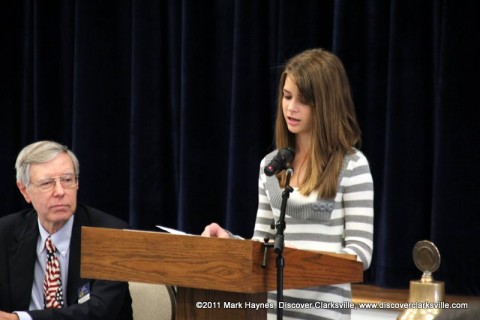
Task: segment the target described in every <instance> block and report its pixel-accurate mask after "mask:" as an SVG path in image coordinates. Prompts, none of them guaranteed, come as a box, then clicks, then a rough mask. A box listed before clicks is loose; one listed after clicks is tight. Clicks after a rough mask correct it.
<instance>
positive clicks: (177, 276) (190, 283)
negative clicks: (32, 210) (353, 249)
mask: <svg viewBox="0 0 480 320" xmlns="http://www.w3.org/2000/svg"><path fill="white" fill-rule="evenodd" d="M263 247H264V246H263V244H262V243H261V242H257V241H252V240H240V239H220V238H205V237H201V236H194V235H173V234H169V233H163V232H150V231H138V230H118V229H106V228H93V227H83V228H82V247H81V252H82V254H81V277H82V278H90V279H104V280H120V281H136V282H145V283H160V284H167V285H174V286H177V288H178V292H177V309H176V316H177V319H241V320H244V319H265V318H266V313H267V309H266V307H268V304H267V291H276V290H277V289H276V288H277V269H276V265H275V260H276V257H277V255H276V253H274V252H273V249H272V248H269V249H268V251H267V258H266V262H267V265H266V267H265V268H263V267H262V266H261V263H262V261H263V254H264V248H263ZM283 256H284V259H285V267H284V271H283V278H284V279H283V288H284V289H293V288H305V287H312V286H319V285H329V284H336V283H346V282H362V280H363V268H362V264H361V263H360V262H357V261H356V260H355V256H352V255H344V254H334V253H319V252H313V251H305V250H298V249H292V248H285V249H284V251H283Z"/></svg>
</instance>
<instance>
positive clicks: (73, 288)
mask: <svg viewBox="0 0 480 320" xmlns="http://www.w3.org/2000/svg"><path fill="white" fill-rule="evenodd" d="M85 219H86V215H85V213H84V212H83V210H82V209H81V207H80V206H77V211H76V212H75V218H74V220H73V227H72V238H71V239H70V258H69V259H70V261H69V263H68V265H69V270H68V284H67V303H68V305H71V304H73V303H77V301H78V289H79V288H80V287H81V286H82V285H83V283H84V282H86V281H81V279H80V248H81V231H82V230H81V228H82V225H84V223H85Z"/></svg>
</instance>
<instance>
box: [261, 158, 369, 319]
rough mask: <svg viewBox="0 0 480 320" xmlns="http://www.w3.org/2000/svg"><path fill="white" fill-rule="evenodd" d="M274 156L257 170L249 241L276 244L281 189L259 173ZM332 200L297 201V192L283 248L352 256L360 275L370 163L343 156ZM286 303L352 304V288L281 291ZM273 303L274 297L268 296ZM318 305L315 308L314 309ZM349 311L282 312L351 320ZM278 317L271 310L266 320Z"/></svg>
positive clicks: (274, 180) (300, 198)
mask: <svg viewBox="0 0 480 320" xmlns="http://www.w3.org/2000/svg"><path fill="white" fill-rule="evenodd" d="M276 153H277V151H274V152H272V153H270V154H268V155H266V156H265V158H264V159H263V160H262V162H261V164H260V174H259V183H258V190H259V203H258V211H257V218H256V222H255V230H254V234H253V239H254V240H258V241H263V239H264V238H265V237H266V236H267V237H269V238H270V239H273V238H274V234H275V230H272V229H271V227H270V225H271V222H272V219H275V221H277V220H278V218H279V216H280V207H281V203H282V192H283V189H282V188H281V187H280V185H279V182H278V179H277V178H276V177H275V176H272V177H267V176H266V175H265V173H264V172H263V169H264V167H265V165H266V164H267V163H269V162H270V160H272V158H273V157H274V156H275V154H276ZM338 181H339V185H338V187H337V194H336V196H335V199H320V198H318V197H317V194H316V193H315V192H312V193H311V194H310V195H309V196H303V195H301V194H300V193H299V192H298V191H297V190H296V189H295V190H294V191H293V192H292V193H291V194H290V198H289V200H288V203H287V209H286V215H285V223H286V229H285V231H284V238H285V246H291V247H295V248H298V249H303V250H318V251H330V252H344V253H349V254H355V255H356V256H357V259H358V260H359V261H361V262H362V263H363V267H364V269H367V268H368V267H369V265H370V261H371V258H372V250H373V180H372V176H371V174H370V168H369V165H368V161H367V159H366V157H365V156H364V155H363V153H362V152H360V151H358V150H355V152H354V153H349V154H346V155H345V158H344V161H343V165H342V169H341V172H340V175H339V180H338ZM283 294H284V301H285V302H293V303H297V302H311V303H313V305H315V302H327V303H328V302H332V303H342V302H343V303H344V302H348V301H351V288H350V284H349V283H346V284H338V285H332V286H324V287H316V288H307V289H299V290H285V291H284V293H283ZM268 296H269V302H275V301H276V292H271V293H269V295H268ZM317 305H318V304H317ZM350 313H351V310H350V309H349V308H346V309H322V308H315V307H314V308H311V309H305V308H298V309H296V308H293V309H284V310H283V318H284V319H350ZM275 314H276V311H275V310H273V309H271V310H269V319H270V318H272V319H275V318H276V316H275Z"/></svg>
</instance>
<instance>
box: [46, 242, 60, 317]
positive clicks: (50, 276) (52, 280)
mask: <svg viewBox="0 0 480 320" xmlns="http://www.w3.org/2000/svg"><path fill="white" fill-rule="evenodd" d="M45 248H46V249H47V267H46V271H45V280H44V281H43V294H44V298H45V309H50V308H61V307H63V290H62V278H61V276H60V263H59V262H58V258H57V256H56V255H55V250H56V249H55V246H54V245H53V243H52V239H50V237H48V238H47V241H45Z"/></svg>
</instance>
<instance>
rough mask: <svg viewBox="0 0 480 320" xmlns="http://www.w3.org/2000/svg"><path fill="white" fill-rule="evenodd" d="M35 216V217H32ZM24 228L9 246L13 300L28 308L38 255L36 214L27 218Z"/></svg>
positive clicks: (17, 233)
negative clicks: (15, 240)
mask: <svg viewBox="0 0 480 320" xmlns="http://www.w3.org/2000/svg"><path fill="white" fill-rule="evenodd" d="M31 217H34V218H35V219H33V218H31ZM22 228H24V229H23V230H18V231H16V232H15V233H14V234H15V235H18V237H17V242H16V243H14V244H12V246H11V247H10V248H9V252H8V255H9V261H10V262H9V268H10V271H11V272H10V275H11V278H10V285H11V288H12V289H13V288H15V290H12V291H11V294H12V301H14V302H15V305H18V306H21V309H25V310H28V306H29V305H30V300H31V297H32V285H33V276H34V269H35V259H36V257H37V254H36V253H37V239H38V223H37V219H36V215H32V216H30V217H29V219H27V221H26V223H25V226H22Z"/></svg>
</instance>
